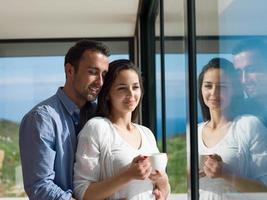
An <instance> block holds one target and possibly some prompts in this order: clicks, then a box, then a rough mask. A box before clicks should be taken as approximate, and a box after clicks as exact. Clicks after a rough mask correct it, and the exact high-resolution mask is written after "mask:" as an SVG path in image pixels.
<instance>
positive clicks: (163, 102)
mask: <svg viewBox="0 0 267 200" xmlns="http://www.w3.org/2000/svg"><path fill="white" fill-rule="evenodd" d="M159 14H160V65H161V109H162V115H161V118H162V151H163V152H167V140H166V91H165V45H164V2H163V0H160V12H159Z"/></svg>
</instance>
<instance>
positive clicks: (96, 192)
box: [83, 173, 131, 200]
mask: <svg viewBox="0 0 267 200" xmlns="http://www.w3.org/2000/svg"><path fill="white" fill-rule="evenodd" d="M130 180H131V179H130V177H129V176H127V175H126V174H125V173H122V174H120V175H117V176H114V177H110V178H108V179H106V180H104V181H101V182H98V183H92V184H91V185H90V186H89V187H88V188H87V190H86V192H85V194H84V197H83V199H84V200H100V199H101V200H102V199H105V198H107V197H109V196H111V195H112V194H114V193H116V192H118V191H119V190H120V189H122V187H123V186H124V185H125V184H127V183H128V182H129V181H130Z"/></svg>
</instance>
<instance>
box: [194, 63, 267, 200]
mask: <svg viewBox="0 0 267 200" xmlns="http://www.w3.org/2000/svg"><path fill="white" fill-rule="evenodd" d="M242 98H243V97H242V88H241V86H240V83H239V78H238V74H237V72H236V71H235V69H234V67H233V65H232V63H231V62H229V61H228V60H226V59H222V58H214V59H212V60H210V61H209V63H208V64H207V65H205V66H204V67H203V69H202V72H201V73H200V75H199V101H200V105H201V109H202V114H203V121H204V122H203V123H200V124H199V128H198V133H199V141H198V143H199V154H200V155H207V156H205V159H204V160H205V161H204V166H203V169H201V173H200V177H202V178H200V186H199V188H200V198H201V199H203V200H204V199H205V200H209V199H221V197H222V195H223V193H225V192H263V191H265V192H267V187H266V186H265V185H267V130H266V129H265V127H264V126H263V125H262V124H261V122H260V121H259V120H258V118H256V117H254V116H252V115H240V114H241V109H242V107H240V103H241V101H242Z"/></svg>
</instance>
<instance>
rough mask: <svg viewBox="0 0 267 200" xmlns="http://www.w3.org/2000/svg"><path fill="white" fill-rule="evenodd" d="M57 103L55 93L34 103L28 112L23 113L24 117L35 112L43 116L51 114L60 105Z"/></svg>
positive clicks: (56, 110)
mask: <svg viewBox="0 0 267 200" xmlns="http://www.w3.org/2000/svg"><path fill="white" fill-rule="evenodd" d="M59 104H60V101H59V100H58V97H57V96H56V95H53V96H51V97H49V98H48V99H46V100H43V101H42V102H40V103H38V104H37V105H35V106H34V107H33V108H32V109H31V110H30V111H29V112H28V113H26V114H25V116H24V118H25V117H29V116H32V115H37V114H39V115H44V116H50V115H53V113H57V112H58V109H59V106H60V105H59Z"/></svg>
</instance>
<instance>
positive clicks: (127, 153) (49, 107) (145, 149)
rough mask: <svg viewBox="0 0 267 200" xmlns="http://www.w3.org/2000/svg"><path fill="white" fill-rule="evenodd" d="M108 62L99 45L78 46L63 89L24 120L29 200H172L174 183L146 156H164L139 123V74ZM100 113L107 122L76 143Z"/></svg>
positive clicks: (99, 119) (124, 62)
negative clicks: (93, 114)
mask: <svg viewBox="0 0 267 200" xmlns="http://www.w3.org/2000/svg"><path fill="white" fill-rule="evenodd" d="M108 56H109V51H108V48H107V47H106V46H105V45H103V44H101V43H99V42H95V41H87V40H83V41H80V42H78V43H76V44H75V45H74V46H73V47H71V48H70V49H69V51H68V53H67V54H66V56H65V74H66V83H65V85H64V87H63V88H59V89H58V91H57V93H56V94H55V95H54V96H52V97H51V98H49V99H47V100H46V101H44V102H42V103H40V104H38V105H37V106H36V107H34V108H33V109H32V110H31V111H30V112H29V113H28V114H26V115H25V117H24V118H23V120H22V122H21V127H20V139H19V145H20V152H21V163H22V170H23V179H24V187H25V191H26V193H27V194H28V196H29V199H38V200H41V199H62V200H65V199H66V200H70V199H73V198H74V197H75V198H77V199H106V198H110V199H123V198H127V199H130V198H132V199H142V197H143V199H154V196H155V197H156V199H166V198H167V195H168V193H169V184H168V177H167V175H166V174H165V173H161V172H158V171H152V169H151V166H150V162H149V158H148V157H147V156H146V155H148V154H150V153H154V152H158V149H157V146H156V142H155V139H154V136H153V134H152V133H151V131H150V130H149V129H147V128H145V127H143V126H141V125H138V124H135V123H133V121H134V119H135V118H136V115H137V112H138V108H139V106H138V105H139V103H140V99H141V96H142V93H143V91H142V81H141V77H140V74H139V71H138V69H137V68H136V67H135V66H134V65H133V64H132V63H131V62H130V61H128V60H117V61H114V62H112V63H110V64H109V62H108ZM104 79H105V81H104ZM103 84H104V85H103ZM102 85H103V90H101V92H100V89H101V87H102ZM99 92H100V95H99V99H98V105H97V106H96V104H95V103H94V101H95V99H96V98H97V96H98V93H99ZM80 110H81V113H80ZM96 110H97V114H98V116H101V117H96V118H93V119H92V120H90V121H88V123H86V125H85V126H84V128H83V129H82V131H81V132H80V134H79V136H78V137H77V134H78V133H79V129H80V127H81V126H83V124H84V123H83V121H84V119H86V118H87V116H88V115H92V113H94V112H95V111H96ZM88 113H89V114H88ZM81 124H82V125H81ZM77 138H78V139H77ZM77 142H78V145H77ZM76 149H77V153H76ZM75 153H76V157H75ZM74 162H75V164H74ZM73 171H74V180H73ZM149 179H150V180H149ZM152 183H153V184H152ZM73 185H74V186H73ZM130 187H131V188H130ZM153 187H155V188H153ZM73 188H74V193H75V195H74V197H72V196H73V191H72V190H73ZM134 189H136V190H134ZM140 189H141V190H140ZM153 189H154V190H153ZM137 192H138V194H137ZM152 192H153V193H154V194H153V195H152Z"/></svg>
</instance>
